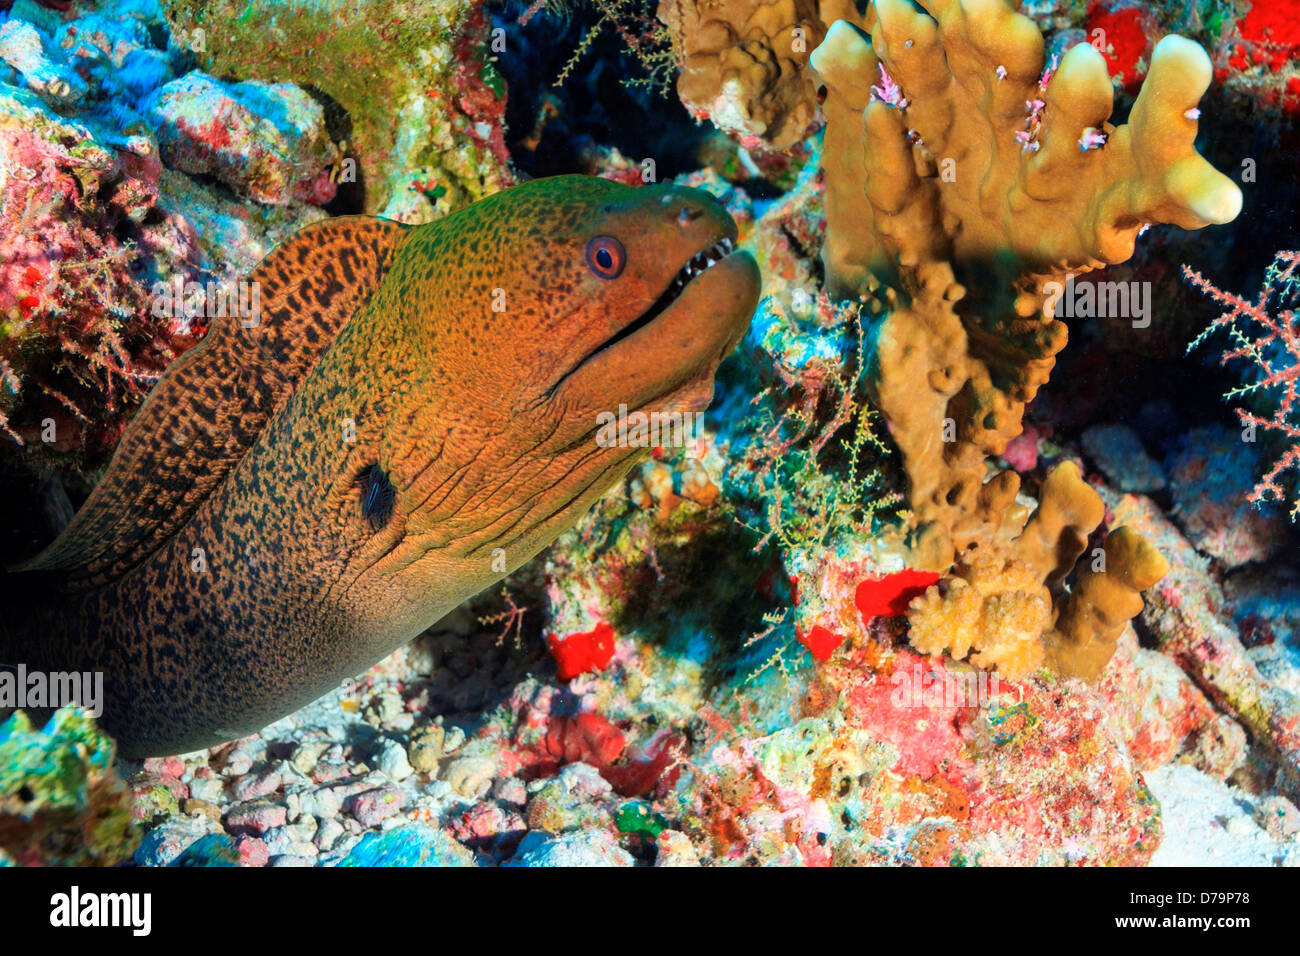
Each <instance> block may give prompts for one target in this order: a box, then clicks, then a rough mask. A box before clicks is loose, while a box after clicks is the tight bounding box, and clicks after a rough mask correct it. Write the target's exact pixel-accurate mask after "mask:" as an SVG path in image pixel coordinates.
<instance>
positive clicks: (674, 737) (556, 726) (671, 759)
mask: <svg viewBox="0 0 1300 956" xmlns="http://www.w3.org/2000/svg"><path fill="white" fill-rule="evenodd" d="M685 752H686V738H685V737H683V736H682V735H681V734H680V733H677V732H675V731H661V732H659V733H658V734H656V735H655V736H653V737H651V738H650V740H649V742H648V743H646V744H645V746H643V747H629V746H628V740H627V735H626V734H624V733H623V731H621V730H619V729H618V728H617V727H615V726H614V725H613V724H612V723H610V722H609V721H608V720H606V719H605V718H604V717H602V716H600V715H599V714H589V713H584V714H577V715H576V716H571V717H569V716H552V717H551V718H550V720H549V721H548V722H547V724H546V736H545V737H543V738H542V740H541V741H540V742H539V743H538V744H537V745H535V746H533V747H530V748H529V749H527V750H525V751H521V752H520V754H519V756H520V758H521V762H522V764H523V766H524V772H523V774H522V776H523V777H524V779H526V780H534V779H537V778H538V777H549V776H551V775H552V774H555V773H556V772H558V771H559V769H560V768H561V767H563V766H565V765H566V764H571V763H579V762H581V763H586V764H590V765H591V766H593V767H595V768H596V770H598V771H599V772H600V775H601V776H602V777H604V778H605V779H606V780H607V781H609V784H610V786H612V787H613V788H614V790H615V792H616V793H618V794H619V795H620V796H624V797H638V796H641V795H642V794H644V793H647V792H649V791H650V790H652V789H653V788H654V787H655V786H656V784H658V783H659V782H660V780H661V779H663V780H664V782H665V785H666V786H672V785H673V783H674V782H675V781H676V778H677V774H678V772H679V770H678V769H677V765H678V764H679V763H680V758H681V757H682V755H684V754H685ZM670 767H671V768H673V769H672V771H671V772H670V773H669V774H668V775H667V776H665V771H667V770H669V768H670Z"/></svg>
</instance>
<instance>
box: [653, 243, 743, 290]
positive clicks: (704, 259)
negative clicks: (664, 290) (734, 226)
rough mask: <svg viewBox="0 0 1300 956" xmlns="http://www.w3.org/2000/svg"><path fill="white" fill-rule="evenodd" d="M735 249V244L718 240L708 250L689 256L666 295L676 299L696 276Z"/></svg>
mask: <svg viewBox="0 0 1300 956" xmlns="http://www.w3.org/2000/svg"><path fill="white" fill-rule="evenodd" d="M735 249H736V244H735V242H733V241H732V240H730V239H719V240H718V241H717V242H715V243H714V244H713V245H711V246H709V248H707V249H705V250H703V251H701V252H697V253H696V254H695V255H693V256H691V258H690V261H689V262H687V263H686V265H684V266H682V268H681V271H680V272H678V273H677V275H676V277H675V278H674V279H673V281H672V284H671V285H670V286H669V287H668V294H669V295H670V296H671V297H672V298H676V297H677V293H679V292H681V291H682V289H684V288H685V287H686V283H688V282H690V281H691V280H692V279H694V278H695V277H696V276H698V275H700V274H702V273H703V272H705V271H707V270H708V269H709V268H710V267H712V266H714V265H716V264H717V263H719V262H721V261H722V260H723V259H725V258H726V257H727V256H729V255H731V253H732V252H734V251H735Z"/></svg>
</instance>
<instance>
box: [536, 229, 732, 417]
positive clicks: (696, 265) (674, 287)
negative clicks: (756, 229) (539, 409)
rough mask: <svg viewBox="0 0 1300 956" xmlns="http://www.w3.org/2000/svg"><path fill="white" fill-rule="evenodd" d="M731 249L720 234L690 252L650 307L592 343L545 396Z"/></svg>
mask: <svg viewBox="0 0 1300 956" xmlns="http://www.w3.org/2000/svg"><path fill="white" fill-rule="evenodd" d="M735 251H736V242H735V240H734V239H730V238H727V237H726V236H724V237H723V238H721V239H719V240H718V241H717V242H715V243H714V244H713V245H711V246H709V247H708V248H707V249H703V250H701V251H700V252H697V253H696V254H695V255H693V256H691V258H690V259H689V260H688V261H687V263H686V265H684V266H682V267H681V269H679V270H678V272H677V275H675V276H673V280H672V282H670V283H668V288H666V289H664V291H663V292H662V293H661V294H660V296H659V298H657V299H655V301H654V302H653V303H652V304H651V306H650V308H648V309H646V310H645V311H644V312H643V313H641V315H639V316H638V317H637V318H636V319H634V320H633V321H631V322H629V323H628V324H627V325H625V326H624V327H623V328H621V329H619V330H618V331H617V332H615V333H614V334H613V335H612V336H610V337H609V338H608V339H606V340H605V341H604V342H602V343H601V344H600V345H598V346H596V347H595V348H594V349H592V350H591V351H590V352H589V353H587V355H586V356H584V357H583V359H582V361H580V362H578V364H577V365H575V366H574V367H573V368H572V369H570V370H569V371H567V372H565V373H564V375H563V376H561V377H560V379H559V380H558V381H556V383H555V384H554V385H552V386H551V387H550V388H549V389H548V390H547V396H548V397H549V396H550V395H552V394H554V392H555V390H556V389H557V388H559V387H560V385H561V384H563V383H564V381H565V379H567V378H568V377H569V376H570V375H572V374H573V373H574V372H576V371H577V370H578V369H580V368H582V367H583V366H584V365H586V364H587V363H588V362H590V361H591V360H592V359H594V358H595V357H596V356H597V355H599V354H601V353H602V352H604V351H606V350H608V349H611V348H613V347H614V346H615V345H617V344H618V343H619V342H622V341H623V340H624V339H626V338H628V337H629V336H631V335H634V334H636V333H637V332H639V331H640V330H641V329H644V328H645V327H646V326H647V325H649V324H650V323H651V322H653V321H654V320H655V319H657V318H658V317H659V316H660V315H662V314H663V313H664V311H665V310H667V308H668V307H669V306H670V305H672V304H673V303H674V302H676V301H677V299H678V298H680V297H681V294H682V292H683V291H685V289H686V287H687V286H688V285H690V283H691V282H692V281H693V280H694V279H696V278H698V277H699V276H701V275H703V274H704V273H705V272H707V271H708V270H709V269H711V268H712V267H713V266H715V265H717V264H718V263H719V262H721V261H722V260H723V259H725V258H727V256H729V255H731V254H732V253H733V252H735Z"/></svg>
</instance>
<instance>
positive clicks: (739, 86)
mask: <svg viewBox="0 0 1300 956" xmlns="http://www.w3.org/2000/svg"><path fill="white" fill-rule="evenodd" d="M659 19H660V20H662V21H663V22H664V23H666V24H667V25H668V29H669V31H670V33H671V35H672V38H673V46H674V48H675V49H676V51H677V56H678V59H679V60H680V61H681V64H682V70H681V76H680V78H679V79H678V81H677V93H678V95H679V96H680V97H681V99H682V102H684V103H685V104H686V105H687V107H688V108H689V109H690V110H691V111H692V112H694V113H695V115H696V116H698V117H701V118H703V117H708V118H709V120H711V121H712V122H713V124H714V125H715V126H717V127H718V128H719V129H722V130H725V131H727V132H729V133H733V134H735V135H737V136H739V137H740V138H741V139H742V142H745V143H747V144H749V145H754V146H758V145H763V146H766V147H770V148H772V149H785V148H787V147H789V146H791V145H793V144H794V143H795V142H797V141H798V140H800V139H802V138H803V137H804V136H805V135H806V134H807V132H808V130H809V128H810V127H811V126H812V125H813V123H814V121H815V119H816V116H817V88H816V83H815V82H814V79H813V77H812V75H811V73H810V72H809V70H808V56H809V52H810V51H811V50H812V49H813V48H814V47H816V46H817V45H818V44H819V43H821V41H822V39H823V37H824V36H825V35H826V30H827V28H828V27H829V26H830V25H831V24H832V23H834V22H835V21H837V20H846V21H850V22H853V23H856V24H858V25H859V26H862V27H864V28H869V27H870V17H869V16H868V18H867V19H865V20H864V19H862V18H861V17H859V15H858V12H857V9H856V7H855V5H854V4H853V3H851V2H846V0H723V2H722V3H709V2H700V0H661V2H660V4H659Z"/></svg>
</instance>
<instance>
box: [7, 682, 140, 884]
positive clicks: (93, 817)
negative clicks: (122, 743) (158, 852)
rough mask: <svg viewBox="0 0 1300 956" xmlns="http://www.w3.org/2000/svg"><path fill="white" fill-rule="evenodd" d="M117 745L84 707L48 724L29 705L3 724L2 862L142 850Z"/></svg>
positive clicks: (70, 859) (70, 861)
mask: <svg viewBox="0 0 1300 956" xmlns="http://www.w3.org/2000/svg"><path fill="white" fill-rule="evenodd" d="M115 750H116V745H115V744H114V743H113V741H112V739H111V738H110V737H109V736H108V735H107V734H105V733H104V732H103V731H101V730H100V729H99V728H98V727H97V726H96V725H95V721H94V720H93V719H92V718H91V717H90V716H89V715H88V714H87V713H86V712H85V711H83V710H80V709H78V708H75V707H65V708H63V709H62V710H60V711H58V712H56V713H55V715H54V716H53V717H51V718H50V721H49V723H47V724H46V725H45V726H44V727H43V728H41V729H40V730H37V729H36V728H34V727H33V726H32V723H31V721H30V720H29V719H28V718H27V715H26V714H24V713H23V712H22V711H16V712H14V714H13V715H12V716H11V717H10V718H9V719H8V720H7V721H5V723H4V724H0V865H3V864H5V863H8V864H16V865H19V866H27V865H33V864H47V865H48V864H58V865H66V866H112V865H113V864H115V863H118V862H120V861H121V860H124V859H126V858H128V857H129V856H130V855H131V854H132V853H134V852H135V848H136V845H137V844H138V843H139V842H140V830H139V828H138V827H136V826H135V824H134V822H133V820H132V814H131V797H130V791H129V790H128V789H127V787H126V785H125V784H124V783H123V782H122V779H121V777H119V776H118V774H117V771H116V770H115V769H114V767H113V758H114V755H115Z"/></svg>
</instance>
